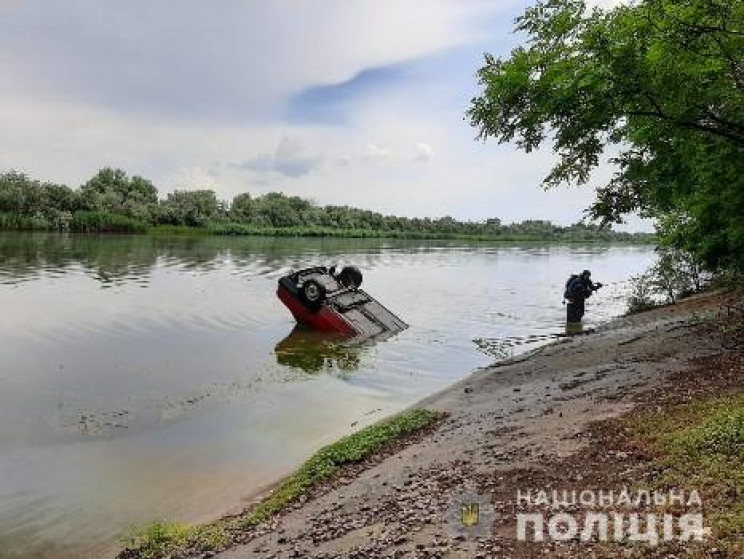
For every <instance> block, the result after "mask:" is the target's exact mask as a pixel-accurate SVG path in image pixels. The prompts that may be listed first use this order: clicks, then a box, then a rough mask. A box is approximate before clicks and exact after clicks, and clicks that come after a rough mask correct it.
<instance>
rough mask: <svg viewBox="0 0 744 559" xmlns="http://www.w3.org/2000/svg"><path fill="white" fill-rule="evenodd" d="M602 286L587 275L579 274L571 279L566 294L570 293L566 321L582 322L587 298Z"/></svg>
mask: <svg viewBox="0 0 744 559" xmlns="http://www.w3.org/2000/svg"><path fill="white" fill-rule="evenodd" d="M600 287H601V286H600V285H598V284H595V283H592V280H591V279H589V278H586V277H581V276H579V277H577V278H574V279H572V280H571V282H570V283H569V284H568V287H567V288H566V294H567V295H568V304H567V305H566V322H581V319H582V318H583V317H584V311H585V302H586V300H587V299H588V298H589V297H591V296H592V293H593V292H594V291H596V290H597V289H599V288H600Z"/></svg>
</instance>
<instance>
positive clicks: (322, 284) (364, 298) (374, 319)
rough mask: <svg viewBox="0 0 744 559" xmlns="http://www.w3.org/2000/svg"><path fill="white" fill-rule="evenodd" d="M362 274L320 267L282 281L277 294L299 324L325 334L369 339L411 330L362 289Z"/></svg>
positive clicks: (349, 269) (289, 276) (297, 273)
mask: <svg viewBox="0 0 744 559" xmlns="http://www.w3.org/2000/svg"><path fill="white" fill-rule="evenodd" d="M361 284H362V273H361V272H360V271H359V269H358V268H356V267H354V266H346V267H345V268H343V269H342V270H341V271H340V272H339V273H336V269H335V267H331V268H326V267H323V266H318V267H315V268H306V269H304V270H299V271H297V272H292V273H290V274H288V275H286V276H284V277H282V278H280V279H279V286H278V288H277V295H278V297H279V299H281V301H282V303H284V304H285V305H286V307H287V308H288V309H289V311H290V312H291V313H292V315H293V316H294V317H295V319H296V320H297V322H299V323H300V324H304V325H306V326H308V327H309V328H311V329H313V330H318V331H321V332H337V333H339V334H347V335H350V336H357V337H359V338H369V337H375V336H379V335H381V334H386V333H388V334H394V333H396V332H400V331H401V330H404V329H406V328H407V327H408V325H407V324H406V323H405V322H403V321H402V320H401V319H400V318H398V317H397V316H395V315H394V314H393V313H392V312H390V311H389V310H388V309H386V308H385V307H384V306H382V305H381V304H380V303H379V302H378V301H376V300H375V299H374V298H373V297H372V296H371V295H369V294H368V293H367V292H365V291H363V290H361V289H360V288H359V287H360V285H361Z"/></svg>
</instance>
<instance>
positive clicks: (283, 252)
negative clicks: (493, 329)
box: [0, 233, 606, 285]
mask: <svg viewBox="0 0 744 559" xmlns="http://www.w3.org/2000/svg"><path fill="white" fill-rule="evenodd" d="M510 248H517V247H516V246H515V245H510ZM443 249H444V250H443ZM502 249H503V247H501V248H499V246H498V245H493V244H477V243H475V244H463V243H462V242H459V241H407V240H395V239H338V238H327V239H324V238H287V237H281V238H279V237H222V236H209V235H196V236H159V235H113V234H108V235H94V234H54V233H2V234H0V281H2V282H5V283H17V282H22V281H28V280H32V279H34V278H37V277H40V276H42V275H44V274H52V275H64V274H66V273H69V272H75V273H79V272H80V271H82V272H83V273H85V274H87V275H89V276H90V277H92V278H94V279H97V280H98V281H100V282H101V283H102V284H104V285H112V284H114V285H115V284H119V283H125V282H127V281H132V280H135V281H140V282H146V281H147V280H148V278H149V276H150V275H151V273H152V271H153V269H155V268H156V267H158V266H164V267H174V268H179V269H183V270H187V271H190V272H197V273H208V272H210V271H212V270H215V269H217V268H219V267H222V266H223V265H224V262H225V260H230V261H231V262H232V264H233V265H234V266H236V267H237V268H240V269H241V270H245V271H246V273H248V274H251V273H256V274H269V273H276V274H278V273H280V272H282V273H283V272H285V271H287V270H289V269H290V268H295V269H296V268H302V267H305V266H310V265H318V264H327V265H331V264H355V265H357V266H359V267H361V268H363V269H364V268H368V269H369V268H373V267H375V266H379V265H386V266H404V265H409V264H412V263H415V262H416V261H418V260H420V259H422V258H424V257H426V258H431V257H432V256H433V257H436V256H437V255H441V257H442V258H443V259H446V258H451V251H452V250H456V251H457V252H471V251H497V250H502ZM591 250H592V251H602V250H606V248H603V247H592V248H591ZM401 254H404V255H405V258H400V255H401Z"/></svg>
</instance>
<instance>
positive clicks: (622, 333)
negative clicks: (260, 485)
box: [122, 293, 721, 559]
mask: <svg viewBox="0 0 744 559" xmlns="http://www.w3.org/2000/svg"><path fill="white" fill-rule="evenodd" d="M720 300H721V296H720V295H719V294H715V293H712V294H702V295H697V296H694V297H691V298H689V299H686V300H684V301H682V302H680V303H679V304H677V305H675V306H670V307H662V308H658V309H653V310H650V311H646V312H644V313H640V314H636V315H631V316H626V317H619V318H616V319H614V320H612V321H610V322H608V323H606V324H604V325H602V326H600V327H599V328H597V329H596V330H595V331H593V332H591V333H590V334H589V335H585V336H578V337H574V338H563V339H559V340H557V341H555V342H552V343H549V344H546V345H544V346H541V347H539V348H535V349H533V350H531V351H529V352H527V353H525V354H521V355H518V356H516V357H513V358H509V359H506V360H503V361H499V362H497V363H496V364H494V365H492V366H489V367H485V368H482V369H478V370H476V371H474V372H473V373H472V374H471V375H469V376H468V377H466V378H465V379H463V380H461V381H459V382H457V383H455V384H453V385H451V386H450V387H448V388H445V389H444V390H442V391H440V392H438V393H436V394H433V395H431V396H428V397H426V398H424V399H423V400H421V401H419V402H418V403H417V404H416V405H414V406H412V407H411V408H409V409H414V410H415V409H424V408H425V409H430V410H434V411H437V412H440V413H443V414H446V415H447V418H446V419H445V420H443V422H442V423H441V424H439V425H438V427H437V428H436V429H435V431H434V432H433V433H431V434H427V435H425V436H424V437H423V438H421V440H418V439H416V440H414V441H412V442H410V444H407V445H404V446H403V448H400V449H398V450H397V451H396V452H395V453H393V454H390V455H386V456H384V457H382V458H380V457H375V458H373V459H372V460H368V461H365V462H363V463H362V464H361V465H356V466H354V468H353V469H352V470H351V471H349V472H347V473H342V474H341V476H339V477H337V478H335V479H334V480H333V481H332V482H331V483H328V484H321V486H320V487H318V488H315V489H313V490H312V491H311V492H309V495H307V496H305V498H303V499H302V500H301V502H300V503H298V504H295V505H292V506H290V507H288V508H287V509H286V510H284V511H282V512H281V513H279V514H278V515H277V516H275V517H273V518H272V519H271V520H270V521H269V522H267V523H264V524H263V525H261V526H257V527H252V528H250V529H248V530H244V531H242V532H241V533H239V535H238V537H234V538H233V539H232V541H231V542H230V544H229V545H226V546H218V547H217V549H215V550H214V551H206V552H204V551H199V552H193V551H194V550H192V552H185V554H182V555H176V556H179V557H181V556H184V557H209V556H213V555H214V554H215V551H217V550H218V549H220V548H221V547H227V549H225V550H224V551H223V552H221V553H219V555H218V556H219V557H223V558H224V559H229V558H231V557H232V558H238V557H245V556H247V555H250V556H256V557H284V556H289V557H291V556H298V557H299V556H302V557H336V556H344V557H346V556H348V557H368V556H378V555H379V554H383V555H385V554H387V553H389V552H403V553H413V554H414V555H415V553H418V551H421V549H419V546H422V545H423V546H424V548H425V549H426V550H428V551H427V553H429V552H431V553H434V551H433V550H434V548H436V550H438V551H437V553H439V552H440V551H441V552H443V551H444V550H447V549H448V550H450V551H451V552H452V553H454V555H452V556H463V557H465V556H468V557H470V556H478V555H469V553H476V551H477V550H476V548H475V547H473V546H472V545H469V544H471V543H474V542H466V541H461V540H457V539H452V538H448V525H447V523H446V522H445V521H444V520H443V518H442V516H443V513H444V512H446V510H447V508H448V506H449V505H448V502H451V501H452V499H453V498H454V496H455V495H456V494H457V492H458V491H460V492H462V491H465V490H467V488H469V487H479V486H482V484H483V480H484V479H485V478H488V477H491V476H493V475H494V472H507V471H513V470H515V469H519V468H522V467H528V466H529V465H531V464H534V463H535V462H539V461H540V460H541V459H542V460H544V459H546V457H548V456H550V457H558V458H565V457H570V456H572V455H574V454H576V453H577V452H580V451H581V449H582V448H584V447H585V442H584V441H583V440H582V437H583V435H582V433H584V432H586V431H587V430H588V429H589V426H590V425H591V424H593V423H595V422H597V421H606V420H614V419H616V418H618V417H620V416H622V415H623V414H627V413H628V412H630V411H631V410H633V408H634V407H635V405H636V403H637V402H636V399H637V398H639V397H640V395H641V394H644V393H647V392H648V391H650V390H653V389H656V388H658V387H659V386H660V385H661V384H663V383H664V382H665V381H666V379H668V378H669V377H670V375H673V374H677V373H680V372H682V371H685V370H687V369H688V368H689V363H690V361H691V360H692V359H693V358H701V357H705V356H706V355H707V356H711V355H715V354H716V353H717V352H719V351H720V348H718V347H717V346H716V344H715V343H713V342H712V341H711V340H709V339H708V338H706V337H705V336H701V334H700V332H699V328H700V324H701V320H703V319H702V318H701V317H705V316H706V315H710V314H711V313H713V312H714V311H715V309H716V308H717V305H718V304H719V303H720ZM662 348H663V350H662ZM432 480H433V481H432ZM421 503H424V505H421ZM432 541H435V542H438V545H436V546H434V547H432V546H431V545H430V544H431V542H432ZM476 547H477V545H476ZM424 548H422V549H424ZM297 550H299V551H297ZM406 550H407V551H406ZM297 552H298V553H299V555H296V554H295V553H297ZM461 552H462V553H465V555H460V553H461ZM421 556H422V557H423V556H443V555H437V554H434V555H426V554H422V555H421ZM483 556H484V557H486V556H490V555H483ZM122 557H137V555H122Z"/></svg>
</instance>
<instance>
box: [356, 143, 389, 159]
mask: <svg viewBox="0 0 744 559" xmlns="http://www.w3.org/2000/svg"><path fill="white" fill-rule="evenodd" d="M363 157H364V159H366V160H367V161H385V160H387V159H390V158H391V157H393V152H392V151H390V150H389V149H388V148H386V147H381V146H378V145H377V144H373V143H368V144H367V145H365V146H364V155H363Z"/></svg>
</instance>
